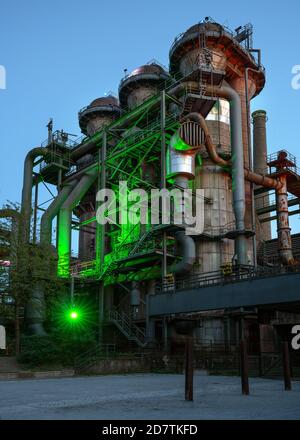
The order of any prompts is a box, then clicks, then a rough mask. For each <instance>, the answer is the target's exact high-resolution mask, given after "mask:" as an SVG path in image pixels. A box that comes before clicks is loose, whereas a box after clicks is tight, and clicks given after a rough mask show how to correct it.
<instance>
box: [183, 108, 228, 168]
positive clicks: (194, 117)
mask: <svg viewBox="0 0 300 440" xmlns="http://www.w3.org/2000/svg"><path fill="white" fill-rule="evenodd" d="M186 120H190V121H193V122H196V123H197V124H199V125H200V127H201V128H202V130H203V132H204V135H205V147H206V150H207V152H208V155H209V157H210V158H211V160H212V161H213V162H214V163H216V164H217V165H220V166H221V167H228V166H230V161H227V160H224V159H222V157H221V156H219V155H218V153H217V150H216V147H215V146H214V144H213V140H212V138H211V135H210V132H209V129H208V126H207V123H206V121H205V119H204V117H203V116H202V115H201V114H200V113H196V112H193V113H189V114H188V115H187V116H185V117H184V118H183V119H182V121H186Z"/></svg>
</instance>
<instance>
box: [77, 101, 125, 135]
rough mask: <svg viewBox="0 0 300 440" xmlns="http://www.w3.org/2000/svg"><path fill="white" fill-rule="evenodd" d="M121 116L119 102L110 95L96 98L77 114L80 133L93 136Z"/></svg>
mask: <svg viewBox="0 0 300 440" xmlns="http://www.w3.org/2000/svg"><path fill="white" fill-rule="evenodd" d="M120 114H121V109H120V107H119V101H118V99H117V98H115V97H114V96H112V95H108V96H104V97H102V98H97V99H95V100H94V101H92V102H91V103H90V104H89V105H88V106H87V107H85V108H84V109H82V110H80V112H79V113H78V120H79V125H80V128H81V131H82V133H84V134H85V135H87V136H93V135H94V134H95V133H96V132H97V131H99V130H101V129H102V128H103V127H104V126H106V125H109V124H110V123H111V122H112V121H113V120H114V119H117V118H118V117H119V116H120Z"/></svg>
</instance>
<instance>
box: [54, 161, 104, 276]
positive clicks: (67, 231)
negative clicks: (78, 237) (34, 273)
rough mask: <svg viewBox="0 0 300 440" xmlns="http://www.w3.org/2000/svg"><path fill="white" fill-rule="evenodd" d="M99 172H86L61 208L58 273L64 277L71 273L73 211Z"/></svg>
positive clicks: (93, 170) (95, 170)
mask: <svg viewBox="0 0 300 440" xmlns="http://www.w3.org/2000/svg"><path fill="white" fill-rule="evenodd" d="M97 174H98V168H96V169H92V170H90V171H88V172H87V173H86V174H84V175H83V177H82V178H81V179H80V181H79V182H78V184H77V185H76V186H75V188H74V189H73V191H72V192H71V194H70V195H69V196H68V198H67V200H66V201H65V202H64V204H63V205H62V207H61V209H60V213H59V234H58V275H59V276H61V277H62V278H68V277H69V274H70V253H71V220H72V211H73V209H74V208H75V206H76V205H77V204H78V203H79V202H80V200H81V199H82V197H83V196H84V195H85V194H86V192H87V191H88V189H89V188H90V187H91V185H92V184H93V183H94V181H95V180H96V177H97Z"/></svg>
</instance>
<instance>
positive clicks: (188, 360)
mask: <svg viewBox="0 0 300 440" xmlns="http://www.w3.org/2000/svg"><path fill="white" fill-rule="evenodd" d="M193 382H194V338H193V336H191V335H188V336H186V346H185V400H189V401H192V400H194V395H193V394H194V393H193V391H194V390H193V388H194V386H193V385H194V384H193Z"/></svg>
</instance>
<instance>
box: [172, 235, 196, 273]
mask: <svg viewBox="0 0 300 440" xmlns="http://www.w3.org/2000/svg"><path fill="white" fill-rule="evenodd" d="M175 239H176V242H177V244H178V245H180V247H181V249H182V260H181V261H180V262H179V263H175V264H173V265H171V266H170V267H169V269H168V270H169V272H171V273H184V272H190V271H191V270H192V267H193V265H194V263H195V260H196V245H195V241H194V239H193V238H192V237H191V236H189V235H186V234H185V232H184V231H179V232H177V233H176V234H175Z"/></svg>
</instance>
